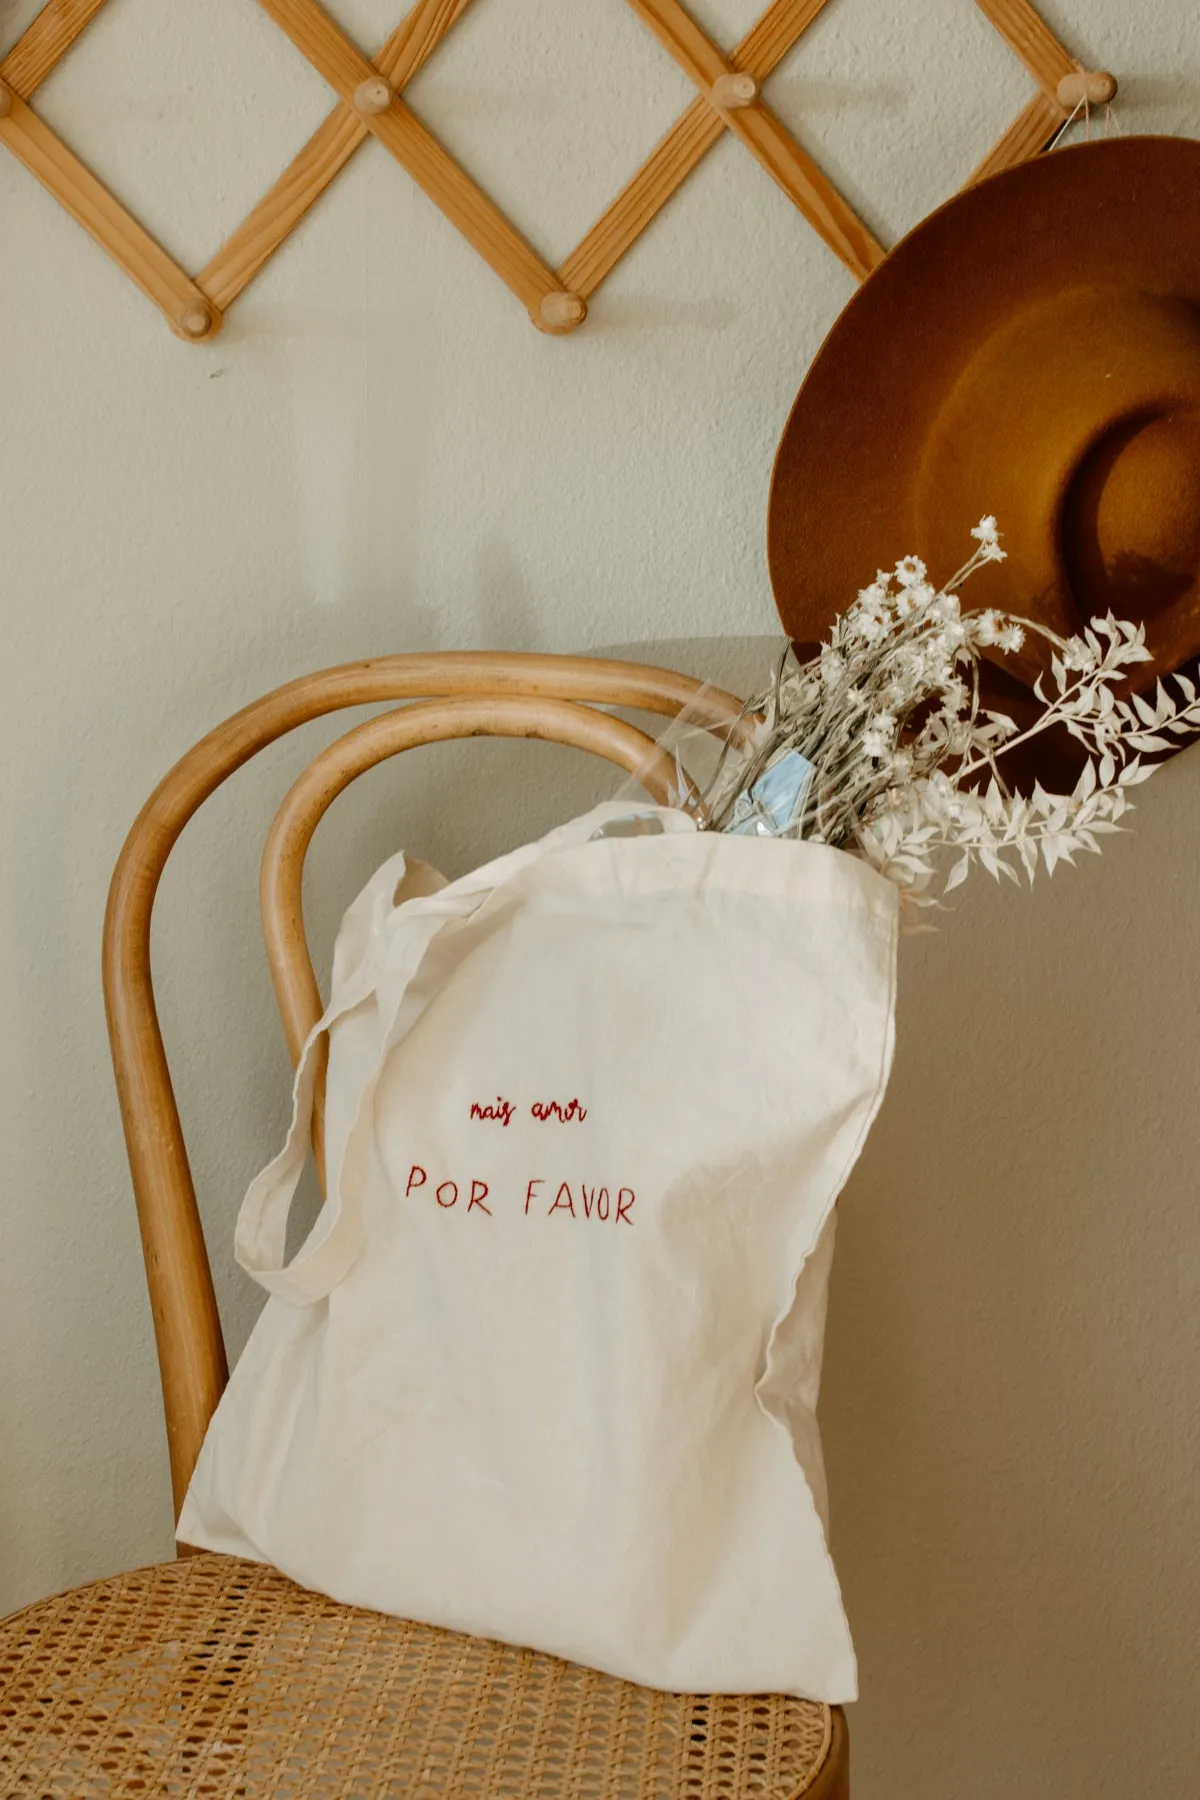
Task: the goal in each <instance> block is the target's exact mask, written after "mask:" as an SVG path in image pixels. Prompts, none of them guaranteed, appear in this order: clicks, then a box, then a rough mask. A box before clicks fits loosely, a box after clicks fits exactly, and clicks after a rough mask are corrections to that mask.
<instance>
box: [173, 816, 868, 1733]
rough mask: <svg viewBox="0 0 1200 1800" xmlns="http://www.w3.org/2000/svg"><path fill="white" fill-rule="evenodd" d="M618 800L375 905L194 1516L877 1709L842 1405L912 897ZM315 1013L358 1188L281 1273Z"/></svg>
mask: <svg viewBox="0 0 1200 1800" xmlns="http://www.w3.org/2000/svg"><path fill="white" fill-rule="evenodd" d="M629 812H630V808H629V806H628V804H623V805H612V804H610V805H608V806H604V807H600V808H597V809H596V810H595V811H594V812H593V813H590V814H588V815H587V816H586V817H584V818H582V819H577V820H575V821H574V822H573V823H572V824H570V825H568V826H566V827H564V828H563V829H561V830H559V831H556V832H553V833H552V834H551V835H550V836H549V837H547V838H545V839H543V840H542V841H541V842H540V843H538V844H534V845H530V846H527V847H526V848H524V849H522V850H519V851H517V852H515V853H514V854H512V855H510V856H506V857H503V858H501V859H500V860H499V861H497V862H494V863H492V864H490V865H489V866H487V867H486V868H483V869H480V870H478V871H477V872H476V873H474V874H472V875H469V876H466V877H465V878H464V879H463V880H461V881H457V882H454V883H452V884H450V885H441V884H440V878H439V877H437V876H435V875H434V874H433V872H432V871H430V870H427V869H424V868H423V867H422V866H421V865H414V866H413V867H412V868H409V869H406V866H405V863H404V859H403V858H402V857H397V858H394V859H393V860H392V861H391V862H389V863H388V864H386V865H385V867H384V868H382V869H381V870H380V871H379V872H378V874H377V875H376V876H375V877H374V879H373V880H372V881H371V883H370V884H369V885H368V887H367V888H366V889H365V890H364V892H363V894H362V895H360V897H359V899H358V900H357V901H356V902H355V904H354V905H353V906H352V907H351V909H350V911H349V913H348V914H347V916H346V919H345V921H344V923H343V926H342V930H341V932H340V934H339V938H338V943H337V951H336V956H335V965H334V978H333V991H332V1000H331V1004H330V1006H329V1009H328V1011H327V1012H326V1014H325V1017H324V1019H323V1020H322V1021H321V1024H320V1025H319V1026H318V1027H317V1028H316V1030H315V1031H314V1033H313V1036H312V1038H311V1039H310V1040H309V1044H308V1047H307V1048H306V1050H305V1053H304V1056H303V1059H302V1061H301V1064H300V1068H299V1071H298V1074H297V1079H296V1090H295V1113H294V1118H293V1123H292V1127H291V1131H290V1133H289V1136H288V1139H287V1143H286V1144H285V1146H284V1149H283V1151H282V1152H281V1154H280V1155H279V1156H278V1157H277V1158H276V1159H275V1161H274V1162H273V1163H271V1164H270V1166H269V1167H268V1168H267V1169H265V1170H264V1171H263V1173H262V1174H261V1175H260V1176H259V1177H258V1178H257V1179H256V1180H255V1182H254V1183H253V1184H252V1186H251V1188H250V1191H249V1193H248V1194H247V1196H246V1200H245V1204H244V1206H243V1209H242V1214H241V1217H240V1219H239V1222H238V1231H237V1243H236V1248H237V1256H238V1260H239V1262H241V1264H242V1266H243V1267H244V1268H246V1269H247V1270H248V1271H249V1272H250V1273H251V1274H252V1275H253V1276H254V1277H255V1279H256V1280H257V1281H259V1282H260V1283H261V1284H262V1286H263V1287H264V1288H266V1289H267V1291H268V1294H269V1295H270V1298H269V1299H268V1301H267V1304H266V1306H265V1308H264V1309H263V1312H262V1315H261V1317H260V1318H259V1320H258V1322H257V1324H256V1326H255V1328H254V1330H253V1332H252V1334H251V1337H250V1340H249V1342H248V1344H247V1346H246V1349H245V1352H244V1354H243V1356H242V1358H241V1360H240V1362H239V1363H238V1366H237V1368H236V1369H235V1371H234V1374H233V1377H232V1379H231V1381H230V1383H229V1386H228V1388H227V1389H226V1392H225V1394H224V1397H223V1398H222V1400H221V1403H220V1405H219V1407H218V1409H217V1412H216V1414H215V1416H214V1418H213V1421H212V1424H211V1426H210V1428H209V1432H208V1436H207V1438H206V1440H205V1443H204V1447H203V1450H202V1452H201V1455H200V1460H199V1463H198V1465H197V1467H196V1471H195V1475H194V1477H193V1479H192V1484H191V1488H190V1490H189V1492H188V1495H187V1498H186V1501H185V1504H184V1508H183V1513H182V1516H181V1518H180V1521H179V1528H178V1535H179V1538H180V1540H181V1541H182V1542H184V1543H187V1544H192V1545H196V1546H200V1547H205V1548H209V1549H213V1550H221V1551H226V1552H229V1553H231V1554H233V1555H237V1556H244V1557H252V1558H256V1559H261V1560H265V1561H269V1562H271V1563H274V1564H275V1565H276V1566H277V1567H278V1568H280V1569H282V1570H283V1571H284V1572H285V1573H286V1574H288V1575H290V1576H291V1577H292V1578H293V1579H294V1580H296V1581H298V1582H300V1583H302V1584H303V1585H305V1586H307V1587H310V1588H314V1589H318V1590H320V1591H322V1592H324V1593H327V1594H330V1595H332V1596H334V1597H335V1598H336V1599H338V1600H342V1601H346V1602H350V1603H353V1604H356V1605H359V1606H365V1607H371V1608H375V1609H377V1610H380V1611H383V1612H389V1613H395V1614H397V1615H399V1616H402V1617H407V1618H413V1619H418V1620H422V1621H425V1622H427V1623H430V1624H434V1625H441V1626H447V1627H450V1628H452V1629H454V1630H458V1631H464V1632H471V1633H474V1634H476V1635H480V1636H486V1637H493V1638H499V1639H503V1640H505V1641H507V1642H511V1643H516V1644H526V1645H530V1646H532V1647H534V1648H535V1649H539V1650H544V1651H549V1652H552V1653H555V1654H557V1655H559V1656H562V1657H566V1658H568V1659H570V1660H572V1661H576V1662H581V1663H585V1664H588V1665H590V1666H592V1667H595V1668H599V1669H603V1670H606V1671H608V1672H610V1673H612V1674H614V1675H618V1676H621V1677H624V1678H625V1679H628V1680H632V1681H637V1682H641V1683H643V1684H645V1685H648V1686H651V1687H659V1688H667V1689H678V1690H685V1691H696V1692H728V1693H737V1692H760V1691H776V1692H784V1693H791V1694H798V1695H804V1696H808V1697H810V1698H813V1699H819V1700H827V1701H844V1700H850V1699H853V1698H854V1695H855V1663H854V1652H853V1648H852V1645H851V1641H850V1634H849V1629H848V1627H847V1624H846V1619H845V1615H844V1613H843V1610H842V1604H841V1597H840V1594H839V1590H838V1584H837V1578H836V1576H835V1574H834V1570H833V1565H832V1563H831V1561H830V1558H829V1554H828V1551H827V1548H826V1541H825V1526H824V1512H825V1496H824V1478H823V1472H822V1465H821V1451H820V1442H819V1438H818V1435H817V1425H816V1418H815V1405H816V1399H817V1388H818V1384H819V1379H820V1369H821V1349H822V1339H823V1334H824V1322H825V1296H826V1282H827V1277H828V1270H829V1261H830V1256H831V1254H832V1248H833V1206H834V1201H835V1200H836V1198H837V1195H838V1192H839V1190H840V1189H841V1187H842V1184H843V1183H844V1181H845V1179H846V1176H847V1174H848V1172H849V1170H850V1168H851V1167H852V1166H853V1164H854V1161H855V1159H856V1157H857V1155H858V1153H859V1149H860V1147H861V1145H862V1142H863V1139H864V1137H865V1135H866V1132H867V1130H868V1129H869V1127H870V1124H871V1120H872V1118H873V1117H874V1114H875V1111H876V1108H877V1107H878V1104H879V1101H880V1099H881V1096H882V1093H883V1089H884V1085H885V1083H886V1080H887V1074H888V1068H889V1063H890V1058H891V1047H892V1018H893V990H894V971H895V950H896V936H897V895H896V890H895V889H894V888H893V887H892V885H891V884H890V883H889V882H887V881H886V880H884V879H883V878H882V877H881V876H879V875H878V874H876V873H875V872H874V871H873V870H871V869H870V868H868V867H867V865H866V864H865V863H862V862H859V861H857V860H855V859H854V858H852V857H850V856H848V855H845V854H843V853H842V852H840V851H835V850H829V849H826V848H823V847H821V846H817V845H813V844H807V843H796V842H790V841H784V840H763V839H749V838H740V837H732V836H720V835H717V834H706V833H700V832H697V831H696V829H695V827H694V825H693V823H692V821H691V820H690V819H689V818H688V817H687V816H686V815H684V814H683V813H680V812H674V811H671V810H668V809H662V808H655V807H649V806H647V807H640V808H638V809H637V812H638V814H639V815H640V818H639V823H640V825H641V828H642V829H643V830H644V831H647V832H649V833H653V834H654V835H637V836H626V835H619V836H618V835H605V836H602V837H600V838H599V839H597V838H596V837H595V833H596V832H597V830H600V829H602V828H608V829H610V830H611V829H612V828H613V826H614V824H616V829H618V830H619V829H620V828H621V827H620V825H619V824H618V823H616V822H617V821H618V819H619V816H620V815H625V816H628V815H629ZM324 1030H328V1032H329V1038H330V1055H329V1074H328V1097H327V1103H326V1128H327V1152H326V1165H327V1181H328V1195H329V1198H328V1200H327V1203H326V1205H325V1206H324V1208H323V1209H322V1212H321V1214H320V1216H319V1217H318V1219H317V1222H316V1224H315V1226H314V1228H313V1231H312V1233H311V1235H310V1237H309V1239H308V1241H307V1243H306V1244H305V1245H304V1247H303V1248H302V1249H301V1250H300V1251H299V1252H298V1253H297V1255H296V1256H295V1257H294V1258H293V1260H292V1262H291V1263H290V1264H285V1254H284V1233H285V1225H286V1218H287V1211H288V1207H289V1204H290V1202H291V1198H292V1195H293V1192H294V1190H295V1187H296V1184H297V1181H298V1179H299V1176H300V1172H301V1169H302V1166H303V1163H304V1160H305V1156H306V1151H307V1138H308V1133H309V1127H310V1121H311V1106H312V1078H313V1055H312V1050H313V1045H314V1043H315V1042H316V1039H317V1036H318V1034H319V1033H320V1032H321V1031H324Z"/></svg>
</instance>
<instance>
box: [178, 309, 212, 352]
mask: <svg viewBox="0 0 1200 1800" xmlns="http://www.w3.org/2000/svg"><path fill="white" fill-rule="evenodd" d="M216 322H217V316H216V314H215V313H214V311H213V309H212V307H211V306H207V305H206V304H205V303H204V301H203V300H197V301H196V302H195V303H194V305H192V306H187V307H185V308H184V310H183V311H182V312H181V313H180V315H179V329H180V331H181V332H182V333H183V335H184V337H185V338H190V339H191V340H192V342H193V343H194V344H198V343H199V342H200V341H201V340H202V339H203V338H206V337H211V336H212V331H213V327H214V326H215V324H216Z"/></svg>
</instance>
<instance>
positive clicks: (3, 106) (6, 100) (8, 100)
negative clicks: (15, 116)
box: [0, 81, 13, 119]
mask: <svg viewBox="0 0 1200 1800" xmlns="http://www.w3.org/2000/svg"><path fill="white" fill-rule="evenodd" d="M12 103H13V92H12V89H11V88H10V87H9V85H8V83H7V81H0V119H6V118H7V117H8V115H9V113H10V112H11V111H12Z"/></svg>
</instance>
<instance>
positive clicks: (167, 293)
mask: <svg viewBox="0 0 1200 1800" xmlns="http://www.w3.org/2000/svg"><path fill="white" fill-rule="evenodd" d="M0 143H3V144H7V145H8V148H9V149H10V150H11V151H12V153H13V155H14V156H16V157H18V158H19V160H20V161H21V162H23V163H24V164H25V167H26V168H27V169H28V170H29V172H30V174H31V175H36V177H37V179H38V180H39V181H40V182H41V183H42V185H43V187H46V188H48V189H49V191H50V192H51V193H52V194H53V195H54V198H55V199H56V200H57V201H58V202H59V203H60V205H62V206H65V207H66V209H67V211H68V212H69V213H70V214H71V216H72V218H74V219H77V220H78V222H79V223H80V224H81V225H82V226H83V228H84V230H85V231H87V232H90V234H91V235H92V237H94V238H95V240H96V242H97V243H98V244H99V245H100V247H101V249H102V250H107V252H108V254H109V255H110V256H111V257H112V259H113V261H114V262H116V263H118V264H119V265H120V267H121V268H122V269H124V271H125V273H126V274H127V275H128V276H129V277H130V279H131V280H132V281H136V283H137V285H138V286H139V287H140V288H141V290H142V292H143V293H144V294H145V295H146V296H147V298H148V299H150V300H153V302H154V304H155V305H156V306H157V307H160V308H161V309H162V311H163V312H164V313H165V314H166V317H167V321H168V323H169V324H170V326H171V329H172V331H174V332H175V333H176V335H177V336H180V337H186V336H187V335H188V334H187V333H185V332H183V331H182V330H181V329H180V319H181V318H182V317H183V316H184V315H185V314H186V313H189V312H192V311H195V310H200V311H204V310H208V311H210V312H211V311H212V310H213V309H212V308H207V309H206V297H205V295H203V294H202V293H201V291H200V289H199V288H198V287H197V286H196V284H195V282H193V281H191V280H189V278H188V277H187V275H185V274H184V272H183V270H182V269H181V268H180V267H179V265H178V264H177V263H175V262H173V261H172V259H171V258H170V257H169V256H168V255H167V252H166V251H165V250H164V249H163V248H162V246H161V244H158V243H156V242H155V240H154V239H153V238H152V237H151V236H150V234H149V232H148V231H146V230H145V229H144V228H143V227H142V226H141V225H139V224H138V222H137V220H136V219H135V218H133V217H132V215H131V214H130V213H127V212H126V210H125V208H124V207H123V206H122V205H121V203H120V202H119V201H118V200H115V199H114V198H113V196H112V195H111V194H110V193H109V191H108V189H107V188H106V187H105V186H104V184H103V183H102V182H100V181H97V179H96V177H95V176H94V175H93V174H92V172H91V170H90V169H88V168H85V166H84V164H83V163H81V162H80V160H79V158H78V157H77V156H76V155H75V154H74V153H73V152H72V151H70V150H68V149H67V147H66V145H65V144H64V143H62V142H61V140H60V139H59V138H57V137H56V136H55V134H54V133H53V132H52V131H51V130H50V128H49V126H48V125H44V124H43V123H42V121H41V119H39V118H38V116H37V114H36V113H35V112H33V111H32V110H31V108H30V107H28V106H26V104H25V102H24V101H23V100H22V99H20V97H19V96H17V95H15V94H14V96H13V99H12V107H11V111H10V112H9V113H8V114H7V115H6V116H5V117H3V118H0ZM220 324H221V319H220V314H219V312H218V313H216V314H215V316H214V317H213V319H212V323H211V329H210V330H209V332H208V334H207V335H208V336H210V337H211V336H212V334H213V332H215V331H217V330H219V328H220Z"/></svg>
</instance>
